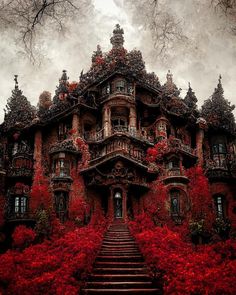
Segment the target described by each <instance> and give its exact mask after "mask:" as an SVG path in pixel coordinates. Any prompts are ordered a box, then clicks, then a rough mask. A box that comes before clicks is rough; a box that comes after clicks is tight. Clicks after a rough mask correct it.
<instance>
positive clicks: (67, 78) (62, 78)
mask: <svg viewBox="0 0 236 295" xmlns="http://www.w3.org/2000/svg"><path fill="white" fill-rule="evenodd" d="M67 80H69V77H68V76H67V73H66V70H63V71H62V76H61V79H59V82H64V83H65V82H67Z"/></svg>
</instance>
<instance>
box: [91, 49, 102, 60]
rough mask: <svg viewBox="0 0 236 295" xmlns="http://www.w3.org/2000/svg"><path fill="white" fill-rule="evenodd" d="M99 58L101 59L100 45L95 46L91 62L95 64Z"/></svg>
mask: <svg viewBox="0 0 236 295" xmlns="http://www.w3.org/2000/svg"><path fill="white" fill-rule="evenodd" d="M101 58H102V49H101V46H100V45H97V50H95V51H94V52H93V55H92V62H93V63H95V62H97V61H98V60H99V59H101Z"/></svg>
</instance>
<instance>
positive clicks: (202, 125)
mask: <svg viewBox="0 0 236 295" xmlns="http://www.w3.org/2000/svg"><path fill="white" fill-rule="evenodd" d="M197 124H198V127H199V129H198V131H197V134H196V155H197V157H198V165H199V166H202V165H203V162H204V159H203V149H202V145H203V140H204V130H205V129H206V127H207V124H206V121H205V120H204V119H203V118H199V119H198V120H197Z"/></svg>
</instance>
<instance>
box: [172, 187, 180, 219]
mask: <svg viewBox="0 0 236 295" xmlns="http://www.w3.org/2000/svg"><path fill="white" fill-rule="evenodd" d="M179 199H180V193H179V191H178V190H172V191H171V192H170V202H171V214H172V215H179V213H180V200H179Z"/></svg>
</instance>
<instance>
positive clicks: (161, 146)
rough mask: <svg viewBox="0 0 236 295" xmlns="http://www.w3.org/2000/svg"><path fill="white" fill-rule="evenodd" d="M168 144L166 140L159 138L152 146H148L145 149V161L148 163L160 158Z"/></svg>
mask: <svg viewBox="0 0 236 295" xmlns="http://www.w3.org/2000/svg"><path fill="white" fill-rule="evenodd" d="M167 149H168V144H167V140H166V139H164V140H161V141H159V142H158V143H156V144H155V145H154V147H153V148H149V149H148V150H147V156H146V161H147V162H148V163H153V162H156V161H157V160H160V159H161V158H162V157H163V154H164V153H165V152H166V151H167Z"/></svg>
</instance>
